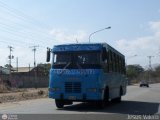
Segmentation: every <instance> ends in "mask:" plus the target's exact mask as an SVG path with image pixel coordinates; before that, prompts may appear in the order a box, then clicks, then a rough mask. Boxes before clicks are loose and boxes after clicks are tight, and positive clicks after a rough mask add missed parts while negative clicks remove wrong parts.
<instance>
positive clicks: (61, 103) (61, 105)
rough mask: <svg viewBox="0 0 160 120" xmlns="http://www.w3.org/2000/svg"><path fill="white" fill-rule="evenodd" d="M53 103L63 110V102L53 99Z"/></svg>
mask: <svg viewBox="0 0 160 120" xmlns="http://www.w3.org/2000/svg"><path fill="white" fill-rule="evenodd" d="M55 103H56V107H57V108H63V107H64V102H63V100H59V99H55Z"/></svg>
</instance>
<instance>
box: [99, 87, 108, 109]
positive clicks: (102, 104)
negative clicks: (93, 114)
mask: <svg viewBox="0 0 160 120" xmlns="http://www.w3.org/2000/svg"><path fill="white" fill-rule="evenodd" d="M108 102H109V89H108V87H106V88H105V92H104V97H103V100H100V101H98V103H99V107H100V108H101V109H104V108H105V107H106V105H107V103H108Z"/></svg>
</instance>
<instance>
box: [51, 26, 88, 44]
mask: <svg viewBox="0 0 160 120" xmlns="http://www.w3.org/2000/svg"><path fill="white" fill-rule="evenodd" d="M50 34H51V35H52V36H53V37H54V39H55V40H56V42H55V44H64V43H75V42H76V40H78V42H85V39H86V36H87V33H86V32H85V31H84V30H78V31H75V32H73V34H71V31H69V30H67V29H52V30H51V31H50Z"/></svg>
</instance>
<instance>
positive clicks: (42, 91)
mask: <svg viewBox="0 0 160 120" xmlns="http://www.w3.org/2000/svg"><path fill="white" fill-rule="evenodd" d="M47 96H48V88H37V89H35V88H25V89H12V90H10V91H6V92H5V93H0V103H5V102H16V101H23V100H29V99H38V98H46V97H47Z"/></svg>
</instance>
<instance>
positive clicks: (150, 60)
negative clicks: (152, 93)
mask: <svg viewBox="0 0 160 120" xmlns="http://www.w3.org/2000/svg"><path fill="white" fill-rule="evenodd" d="M147 57H148V59H149V69H148V82H151V79H150V73H151V70H152V57H154V56H147Z"/></svg>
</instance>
